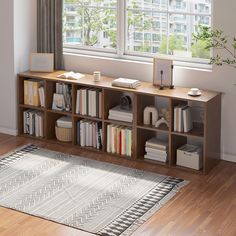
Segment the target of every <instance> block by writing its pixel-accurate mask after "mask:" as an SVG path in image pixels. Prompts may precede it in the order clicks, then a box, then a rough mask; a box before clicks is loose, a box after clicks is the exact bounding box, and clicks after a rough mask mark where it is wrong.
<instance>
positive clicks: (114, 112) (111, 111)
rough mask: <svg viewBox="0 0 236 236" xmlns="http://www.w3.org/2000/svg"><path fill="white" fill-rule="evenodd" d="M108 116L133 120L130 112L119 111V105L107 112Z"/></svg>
mask: <svg viewBox="0 0 236 236" xmlns="http://www.w3.org/2000/svg"><path fill="white" fill-rule="evenodd" d="M109 114H115V115H123V116H127V117H131V118H133V112H132V110H124V109H121V107H120V105H118V106H115V107H113V108H111V109H110V110H109Z"/></svg>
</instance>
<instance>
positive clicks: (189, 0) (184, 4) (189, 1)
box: [169, 0, 211, 15]
mask: <svg viewBox="0 0 236 236" xmlns="http://www.w3.org/2000/svg"><path fill="white" fill-rule="evenodd" d="M169 10H170V11H174V12H186V13H200V14H209V15H210V14H211V0H169Z"/></svg>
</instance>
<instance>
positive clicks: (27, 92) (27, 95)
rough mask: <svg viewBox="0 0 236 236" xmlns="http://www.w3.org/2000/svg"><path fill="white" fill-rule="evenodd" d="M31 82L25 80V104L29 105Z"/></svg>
mask: <svg viewBox="0 0 236 236" xmlns="http://www.w3.org/2000/svg"><path fill="white" fill-rule="evenodd" d="M28 86H29V82H28V80H24V104H25V105H29V88H28Z"/></svg>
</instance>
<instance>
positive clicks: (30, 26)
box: [0, 0, 37, 134]
mask: <svg viewBox="0 0 236 236" xmlns="http://www.w3.org/2000/svg"><path fill="white" fill-rule="evenodd" d="M36 20H37V18H36V0H21V1H19V0H1V1H0V30H1V37H0V40H1V41H0V69H1V76H0V84H1V86H0V110H1V114H0V132H3V133H8V134H16V133H17V118H16V117H17V115H16V101H17V96H16V91H17V89H16V87H17V76H16V75H17V73H18V72H22V71H24V70H27V69H28V66H29V63H28V58H29V52H30V51H35V50H36V36H37V31H36V30H37V27H36V22H37V21H36Z"/></svg>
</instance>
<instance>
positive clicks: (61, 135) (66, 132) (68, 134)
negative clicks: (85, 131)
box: [55, 126, 72, 142]
mask: <svg viewBox="0 0 236 236" xmlns="http://www.w3.org/2000/svg"><path fill="white" fill-rule="evenodd" d="M55 132H56V138H57V140H59V141H61V142H71V141H72V129H71V128H60V127H57V126H56V127H55Z"/></svg>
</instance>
